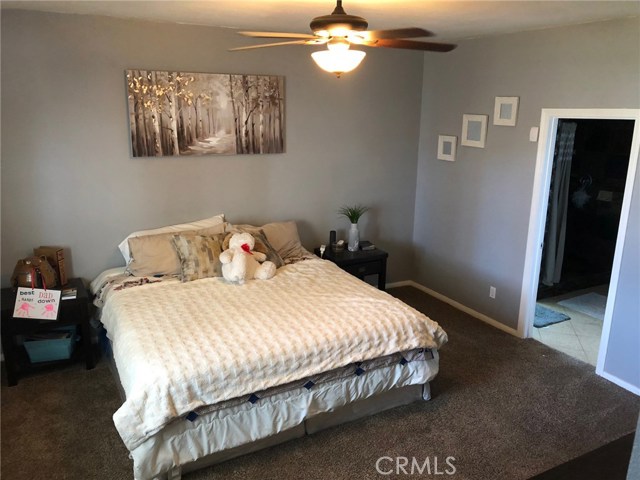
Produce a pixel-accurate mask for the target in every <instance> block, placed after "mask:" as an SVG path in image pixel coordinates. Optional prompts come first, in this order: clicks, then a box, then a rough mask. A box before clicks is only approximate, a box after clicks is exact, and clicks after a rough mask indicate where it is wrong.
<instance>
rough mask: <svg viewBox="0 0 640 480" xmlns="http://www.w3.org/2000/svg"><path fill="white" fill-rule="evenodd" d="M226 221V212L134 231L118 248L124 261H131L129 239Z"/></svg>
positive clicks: (194, 228)
mask: <svg viewBox="0 0 640 480" xmlns="http://www.w3.org/2000/svg"><path fill="white" fill-rule="evenodd" d="M221 223H224V213H221V214H219V215H215V216H213V217H209V218H205V219H203V220H196V221H195V222H190V223H180V224H178V225H169V226H166V227H160V228H154V229H152V230H140V231H138V232H133V233H130V234H129V235H127V238H125V239H124V240H123V241H122V242H120V244H119V245H118V248H119V249H120V253H122V256H123V257H124V261H125V262H127V263H129V261H130V260H131V253H130V251H129V239H130V238H132V237H142V236H147V235H159V234H162V233H176V232H188V231H196V230H201V229H203V228H208V227H213V226H214V225H219V224H221Z"/></svg>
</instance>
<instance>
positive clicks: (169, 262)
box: [127, 223, 226, 277]
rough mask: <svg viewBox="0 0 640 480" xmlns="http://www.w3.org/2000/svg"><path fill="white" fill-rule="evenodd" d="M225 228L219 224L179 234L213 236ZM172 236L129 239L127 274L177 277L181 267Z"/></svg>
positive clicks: (171, 234)
mask: <svg viewBox="0 0 640 480" xmlns="http://www.w3.org/2000/svg"><path fill="white" fill-rule="evenodd" d="M225 228H226V223H221V224H219V225H214V226H211V227H207V228H203V229H200V230H194V231H189V232H180V233H189V234H194V235H195V234H197V235H215V234H219V233H224V230H225ZM174 235H176V232H168V233H161V234H159V235H143V236H141V237H131V238H129V251H130V254H131V261H130V262H129V265H127V272H128V273H130V274H131V275H136V276H138V277H144V276H148V275H178V274H179V273H180V272H181V266H180V258H179V257H178V253H177V252H176V249H175V247H174V244H173V236H174Z"/></svg>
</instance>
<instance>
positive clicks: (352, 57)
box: [311, 38, 367, 78]
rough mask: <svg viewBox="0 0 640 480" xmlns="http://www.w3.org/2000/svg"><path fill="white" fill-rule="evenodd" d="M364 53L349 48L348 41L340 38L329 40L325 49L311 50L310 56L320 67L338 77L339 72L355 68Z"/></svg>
mask: <svg viewBox="0 0 640 480" xmlns="http://www.w3.org/2000/svg"><path fill="white" fill-rule="evenodd" d="M366 55H367V54H366V53H365V52H361V51H360V50H349V42H347V41H346V40H345V39H344V38H341V39H333V40H331V41H330V42H329V43H328V44H327V50H320V51H318V52H313V53H312V54H311V58H313V61H314V62H316V65H318V66H319V67H320V68H321V69H323V70H324V71H326V72H329V73H335V74H336V76H337V77H338V78H340V75H341V74H343V73H347V72H350V71H351V70H354V69H355V68H357V67H358V65H360V62H362V60H363V59H364V57H365V56H366Z"/></svg>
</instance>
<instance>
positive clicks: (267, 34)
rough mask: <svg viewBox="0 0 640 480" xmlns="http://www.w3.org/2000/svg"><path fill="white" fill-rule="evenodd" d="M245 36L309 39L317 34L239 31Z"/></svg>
mask: <svg viewBox="0 0 640 480" xmlns="http://www.w3.org/2000/svg"><path fill="white" fill-rule="evenodd" d="M238 33H239V34H240V35H244V36H245V37H255V38H300V39H302V38H306V39H308V40H310V39H312V38H316V36H315V35H311V34H309V33H286V32H238Z"/></svg>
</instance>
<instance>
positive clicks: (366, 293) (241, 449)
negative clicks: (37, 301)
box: [91, 223, 447, 480]
mask: <svg viewBox="0 0 640 480" xmlns="http://www.w3.org/2000/svg"><path fill="white" fill-rule="evenodd" d="M264 227H267V228H264ZM219 228H221V227H219ZM230 228H231V227H230V225H228V224H227V225H224V230H225V232H227V231H229V229H230ZM234 228H236V229H237V228H240V227H239V226H234ZM242 228H243V229H245V230H247V229H250V227H249V226H242ZM251 228H256V230H253V232H254V234H255V235H256V236H257V237H260V238H261V239H262V241H263V242H264V243H266V244H267V245H266V247H267V249H269V248H270V249H272V250H273V251H272V252H271V254H272V255H274V254H278V256H279V258H280V262H281V265H280V267H279V268H278V270H277V273H276V275H275V277H273V278H271V279H270V280H265V281H260V280H253V281H249V282H247V283H245V284H243V285H237V284H231V283H229V282H227V281H225V280H224V279H223V278H222V277H220V276H218V275H217V270H216V268H217V267H211V266H209V267H211V268H209V267H207V268H208V270H207V271H208V274H207V276H204V277H203V276H197V275H196V276H197V277H198V278H191V281H185V280H184V278H185V275H184V274H185V272H186V270H184V268H183V267H184V262H183V260H184V258H182V257H181V255H180V254H179V253H178V260H179V263H180V264H181V268H182V272H181V274H180V273H178V274H175V273H167V272H161V273H157V272H156V273H154V274H153V275H141V274H140V273H144V272H143V271H141V270H137V271H136V270H135V269H134V268H130V267H127V268H126V270H125V269H124V268H123V269H113V270H110V271H107V272H104V273H103V274H101V275H100V276H99V277H98V278H96V279H95V280H94V281H93V282H92V285H91V287H92V290H93V291H94V292H95V294H96V296H95V303H96V305H97V306H98V311H99V318H100V321H101V322H102V325H103V326H104V328H105V330H106V332H107V337H108V344H107V345H108V347H109V349H110V351H111V352H110V353H111V354H112V358H113V361H114V365H115V369H114V371H115V373H116V375H117V378H118V382H119V384H120V385H121V389H122V392H123V397H124V403H123V405H122V406H121V407H120V408H119V409H118V410H117V411H116V412H115V414H114V416H113V418H114V423H115V426H116V429H117V430H118V433H119V434H120V436H121V437H122V440H123V441H124V443H125V445H126V447H127V448H128V449H129V451H130V455H131V458H132V459H133V463H134V477H135V478H136V479H137V480H148V479H156V478H163V479H166V478H169V479H175V478H179V477H180V476H181V474H182V473H184V472H187V471H190V470H193V469H196V468H201V467H203V466H207V465H210V464H213V463H216V462H220V461H224V460H226V459H228V458H232V457H234V456H237V455H241V454H244V453H247V452H250V451H254V450H257V449H259V448H264V447H267V446H271V445H274V444H277V443H280V442H283V441H287V440H289V439H292V438H295V437H299V436H302V435H305V434H310V433H313V432H316V431H319V430H322V429H324V428H327V427H330V426H332V425H336V424H339V423H343V422H345V421H349V420H353V419H355V418H359V417H361V416H364V415H369V414H372V413H375V412H378V411H381V410H384V409H387V408H392V407H395V406H397V405H402V404H406V403H409V402H413V401H417V400H427V399H429V398H430V390H429V382H430V381H431V380H432V379H433V378H434V377H435V375H436V374H437V372H438V348H439V347H440V346H441V345H442V344H444V343H445V342H446V340H447V337H446V333H445V332H444V331H443V330H442V329H441V328H440V327H439V326H438V324H437V323H435V322H433V321H431V320H430V319H428V318H427V317H426V316H424V315H423V314H421V313H419V312H417V311H416V310H414V309H412V308H411V307H409V306H408V305H406V304H404V303H402V302H401V301H399V300H397V299H395V298H393V297H392V296H390V295H388V294H387V293H385V292H383V291H380V290H378V289H376V288H374V287H373V286H371V285H368V284H366V283H364V282H362V281H361V280H358V279H357V278H355V277H353V276H351V275H349V274H347V273H345V272H344V271H342V270H340V269H339V268H338V267H337V266H336V265H334V264H333V263H331V262H329V261H326V260H322V259H319V258H318V257H315V256H314V255H311V254H310V253H309V252H307V251H306V250H304V249H303V248H302V247H301V245H300V243H299V238H298V236H297V230H295V224H293V226H292V225H291V223H288V224H287V225H286V226H283V225H282V224H276V227H273V228H270V227H269V226H268V225H265V226H263V227H260V228H259V227H251ZM274 228H275V230H274ZM278 229H279V231H280V233H282V232H284V231H285V230H286V231H288V232H290V234H288V235H285V237H287V238H284V237H279V236H278V234H277V232H276V231H278ZM274 232H276V233H274ZM291 232H293V233H291ZM166 233H167V232H163V233H161V234H158V235H165V234H166ZM269 233H271V234H269ZM151 235H154V234H153V233H152V234H151ZM180 235H191V236H190V237H189V238H190V239H193V238H196V239H199V241H207V242H209V244H211V241H212V240H211V238H216V235H217V238H219V239H220V238H221V234H211V233H206V234H202V233H198V231H196V232H188V234H187V233H184V231H182V233H181V232H180V231H178V232H176V231H171V232H169V233H168V237H171V238H172V240H171V241H172V242H174V246H175V245H176V243H175V242H176V241H177V240H176V238H177V237H178V236H180ZM194 235H195V236H194ZM141 236H148V234H145V235H141ZM131 238H135V237H129V240H130V239H131ZM283 238H284V239H285V240H286V242H284V243H283ZM157 240H158V239H155V240H154V241H157ZM135 243H136V242H132V241H129V242H128V246H129V247H130V248H131V251H130V252H129V254H130V257H131V258H128V259H127V262H128V264H129V265H132V264H135V261H134V259H136V253H135V252H136V251H137V250H138V249H137V247H138V246H139V245H136V244H135ZM138 243H140V244H145V248H148V246H149V242H148V239H146V240H143V241H141V242H138ZM220 244H221V242H220ZM200 246H201V245H200ZM165 247H166V245H165ZM213 250H216V249H215V248H214V249H213ZM146 251H147V253H149V250H148V249H147V250H146ZM176 251H179V249H176ZM218 251H219V250H218ZM211 252H212V250H210V251H209V255H208V258H214V257H215V255H214V254H212V253H211ZM281 253H282V254H283V256H281V255H280V254H281ZM123 255H124V254H123ZM153 256H154V255H148V257H153ZM125 258H126V257H125ZM138 258H142V256H138ZM201 263H203V262H201ZM191 267H193V265H191ZM200 268H202V265H200ZM156 270H157V266H156V267H153V268H151V270H150V271H152V272H153V271H156ZM191 272H192V270H191Z"/></svg>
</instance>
